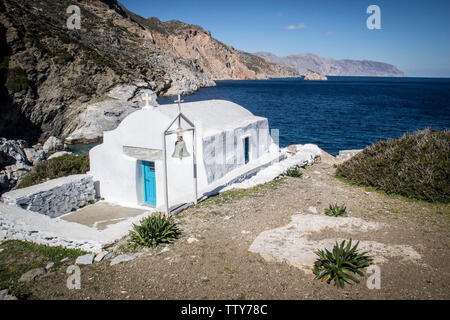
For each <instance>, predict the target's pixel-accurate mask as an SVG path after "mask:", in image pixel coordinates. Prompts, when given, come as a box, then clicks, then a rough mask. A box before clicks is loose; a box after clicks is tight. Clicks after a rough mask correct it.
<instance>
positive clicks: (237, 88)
mask: <svg viewBox="0 0 450 320" xmlns="http://www.w3.org/2000/svg"><path fill="white" fill-rule="evenodd" d="M216 84H217V86H215V87H210V88H202V89H200V90H199V91H198V92H196V93H194V94H192V95H189V96H184V97H182V99H183V100H184V101H185V102H190V101H201V100H209V99H224V100H230V101H233V102H235V103H237V104H239V105H241V106H243V107H245V108H247V109H248V110H250V111H251V112H252V113H253V114H255V115H258V116H262V117H266V118H267V119H268V120H269V126H270V128H271V129H278V130H279V143H280V146H282V147H284V146H288V145H290V144H305V143H314V144H317V145H318V146H319V147H320V148H322V149H323V150H325V151H327V152H328V153H331V154H333V155H337V154H338V153H339V150H347V149H362V148H364V147H366V146H368V145H371V144H373V143H376V142H377V141H379V140H384V139H389V138H399V137H401V136H402V135H403V134H404V133H406V132H414V131H416V130H419V129H424V128H434V129H437V130H442V129H449V127H450V78H410V77H402V78H390V77H386V78H385V77H332V76H330V77H328V81H305V80H303V79H302V78H292V79H270V80H229V81H228V80H227V81H216ZM174 100H175V98H174V97H163V98H159V99H158V102H159V103H160V104H161V105H163V104H168V103H173V101H174Z"/></svg>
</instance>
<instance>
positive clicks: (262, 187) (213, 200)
mask: <svg viewBox="0 0 450 320" xmlns="http://www.w3.org/2000/svg"><path fill="white" fill-rule="evenodd" d="M285 182H286V179H285V178H280V179H275V180H272V181H269V182H267V183H264V184H259V185H257V186H254V187H253V188H249V189H233V190H228V191H224V192H221V193H219V194H217V195H215V196H211V197H209V198H207V199H206V200H204V201H202V202H200V203H199V204H198V205H197V206H198V207H209V206H211V205H221V204H226V203H230V202H232V201H233V200H236V199H241V198H243V197H246V196H248V197H263V196H265V195H266V192H267V191H269V190H274V189H277V188H278V187H279V186H280V185H282V184H283V183H285Z"/></svg>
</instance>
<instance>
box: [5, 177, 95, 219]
mask: <svg viewBox="0 0 450 320" xmlns="http://www.w3.org/2000/svg"><path fill="white" fill-rule="evenodd" d="M95 195H96V192H95V187H94V181H93V180H92V177H91V176H89V175H86V174H77V175H72V176H68V177H62V178H58V179H52V180H49V181H47V182H44V183H41V184H38V185H34V186H30V187H27V188H23V189H17V190H13V191H10V192H6V193H4V194H3V195H2V199H3V202H4V203H5V204H9V205H14V206H17V207H19V208H22V209H26V210H30V211H35V212H38V213H41V214H45V215H48V216H50V217H52V218H54V217H58V216H60V215H62V214H65V213H68V212H70V211H72V210H74V209H78V208H80V207H83V206H85V205H87V204H88V203H89V201H93V200H94V199H95Z"/></svg>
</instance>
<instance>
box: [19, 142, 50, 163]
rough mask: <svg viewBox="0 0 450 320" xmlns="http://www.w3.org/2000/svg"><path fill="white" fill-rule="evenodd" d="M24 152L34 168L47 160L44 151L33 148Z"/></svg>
mask: <svg viewBox="0 0 450 320" xmlns="http://www.w3.org/2000/svg"><path fill="white" fill-rule="evenodd" d="M23 150H24V152H25V155H26V156H27V160H28V161H29V162H30V163H32V164H33V166H35V165H37V164H39V163H40V162H42V161H44V160H45V151H44V150H42V149H41V150H39V149H37V148H34V146H33V148H25V149H23Z"/></svg>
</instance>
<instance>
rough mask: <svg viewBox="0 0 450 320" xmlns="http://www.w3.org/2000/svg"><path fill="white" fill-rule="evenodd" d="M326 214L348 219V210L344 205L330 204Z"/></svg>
mask: <svg viewBox="0 0 450 320" xmlns="http://www.w3.org/2000/svg"><path fill="white" fill-rule="evenodd" d="M325 214H326V215H327V216H330V217H346V216H347V208H346V207H345V206H344V205H342V206H339V205H338V204H337V203H336V204H330V206H329V207H328V208H327V209H325Z"/></svg>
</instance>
